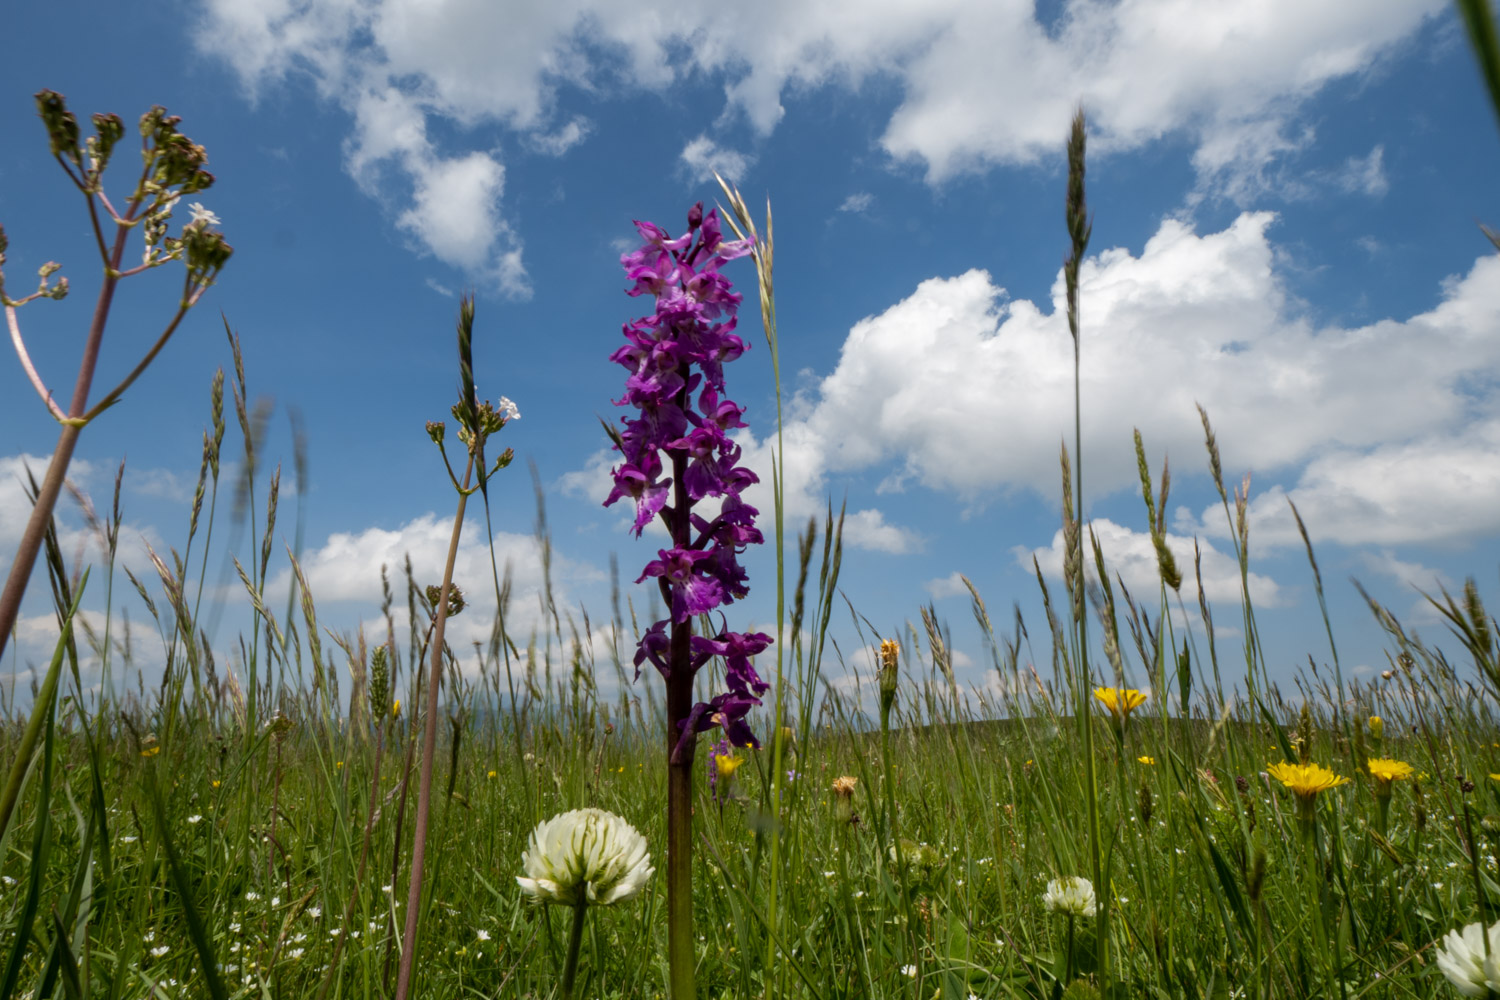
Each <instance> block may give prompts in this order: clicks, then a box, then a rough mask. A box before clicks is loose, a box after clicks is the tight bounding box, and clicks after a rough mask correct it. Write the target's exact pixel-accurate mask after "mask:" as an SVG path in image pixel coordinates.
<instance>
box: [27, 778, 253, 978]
mask: <svg viewBox="0 0 1500 1000" xmlns="http://www.w3.org/2000/svg"><path fill="white" fill-rule="evenodd" d="M146 784H147V786H148V787H149V789H150V791H151V813H152V816H153V818H154V819H155V820H156V829H157V831H158V832H159V833H160V835H161V846H162V850H163V851H164V852H165V853H166V855H167V871H168V873H169V874H170V875H171V876H172V886H173V888H175V889H176V890H177V896H178V898H179V899H180V900H181V901H182V916H183V919H184V920H185V921H186V922H187V928H188V937H189V938H191V939H192V941H193V947H194V948H195V949H197V952H198V961H199V962H200V963H201V964H202V966H203V979H204V982H206V983H207V984H208V994H209V996H211V997H213V1000H229V994H228V993H226V992H225V991H224V982H223V980H221V979H220V978H219V963H218V962H217V961H216V960H215V959H214V950H213V946H212V945H211V944H209V941H208V934H207V932H206V931H205V930H204V929H203V920H202V919H201V918H200V917H199V916H198V907H197V906H195V905H194V904H193V892H192V889H193V887H192V886H191V885H189V884H188V880H187V875H186V873H184V872H183V870H182V863H181V861H179V860H178V857H177V848H176V847H175V846H173V844H172V834H171V831H170V830H169V829H168V827H167V812H166V810H165V809H164V808H163V807H162V802H161V790H160V789H158V788H157V787H156V773H155V771H154V770H153V771H152V772H151V773H150V774H149V776H148V777H147V781H146ZM3 995H4V994H0V996H3Z"/></svg>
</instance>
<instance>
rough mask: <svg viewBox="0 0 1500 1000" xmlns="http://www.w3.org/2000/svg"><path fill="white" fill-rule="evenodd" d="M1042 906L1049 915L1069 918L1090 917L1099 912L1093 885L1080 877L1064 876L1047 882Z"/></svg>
mask: <svg viewBox="0 0 1500 1000" xmlns="http://www.w3.org/2000/svg"><path fill="white" fill-rule="evenodd" d="M1042 905H1043V906H1045V907H1047V910H1048V912H1050V913H1061V914H1063V915H1064V916H1069V917H1092V916H1094V914H1095V913H1097V912H1098V910H1099V903H1098V900H1097V899H1096V898H1095V896H1094V883H1092V882H1090V881H1089V880H1088V879H1086V878H1084V877H1083V876H1082V875H1064V876H1062V877H1061V878H1055V879H1053V880H1052V881H1050V882H1048V883H1047V891H1046V892H1045V893H1043V894H1042Z"/></svg>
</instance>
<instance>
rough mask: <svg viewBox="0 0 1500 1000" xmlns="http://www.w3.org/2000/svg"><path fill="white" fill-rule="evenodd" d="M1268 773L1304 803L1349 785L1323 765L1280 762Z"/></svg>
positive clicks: (1273, 765)
mask: <svg viewBox="0 0 1500 1000" xmlns="http://www.w3.org/2000/svg"><path fill="white" fill-rule="evenodd" d="M1266 773H1267V774H1269V775H1270V776H1271V777H1273V778H1275V779H1276V780H1277V781H1279V782H1281V783H1282V784H1283V785H1285V786H1286V787H1287V788H1290V789H1291V790H1292V791H1293V792H1295V793H1296V795H1297V798H1299V799H1302V800H1303V801H1308V802H1310V801H1312V800H1313V799H1314V798H1316V797H1317V794H1318V793H1319V792H1326V791H1327V790H1328V789H1330V788H1337V787H1338V786H1340V785H1345V784H1348V783H1349V779H1348V778H1345V777H1343V776H1342V775H1338V774H1334V773H1333V772H1332V771H1330V770H1328V768H1326V767H1324V766H1323V765H1322V764H1288V763H1286V762H1285V761H1280V762H1277V763H1275V764H1271V765H1270V766H1268V767H1267V768H1266Z"/></svg>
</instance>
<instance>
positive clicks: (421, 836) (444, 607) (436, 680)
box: [396, 449, 474, 1000]
mask: <svg viewBox="0 0 1500 1000" xmlns="http://www.w3.org/2000/svg"><path fill="white" fill-rule="evenodd" d="M473 474H474V452H473V450H472V449H471V450H470V451H469V464H468V465H467V466H466V467H465V468H464V479H463V485H462V486H461V487H459V492H458V511H457V513H455V514H454V515H453V537H452V539H451V540H450V541H449V542H448V563H447V565H445V566H444V567H443V587H442V589H441V590H440V591H439V592H438V601H437V623H436V625H434V627H433V632H432V670H431V673H430V675H429V677H428V681H427V706H426V708H427V718H426V720H425V727H424V730H423V733H422V784H421V790H420V791H419V792H418V793H417V822H416V831H415V842H414V843H413V844H412V850H411V884H410V885H409V886H408V888H407V892H406V932H405V934H404V935H403V937H402V939H401V940H402V944H401V969H400V972H399V973H398V974H397V976H396V1000H407V997H409V996H410V995H411V978H412V966H413V963H414V961H415V959H416V951H417V923H418V918H419V916H420V914H421V906H422V866H423V864H424V862H425V861H426V860H427V821H428V817H429V815H430V813H431V811H432V808H431V807H432V759H433V758H434V757H435V756H437V711H438V695H439V694H440V693H441V688H442V683H443V631H444V628H445V626H446V625H447V624H448V591H449V590H450V589H451V588H452V586H453V565H454V563H455V562H457V560H458V540H459V537H460V536H461V535H462V534H463V530H464V509H465V508H466V507H467V506H468V502H469V494H468V492H467V491H468V490H469V481H470V480H471V479H472V478H473Z"/></svg>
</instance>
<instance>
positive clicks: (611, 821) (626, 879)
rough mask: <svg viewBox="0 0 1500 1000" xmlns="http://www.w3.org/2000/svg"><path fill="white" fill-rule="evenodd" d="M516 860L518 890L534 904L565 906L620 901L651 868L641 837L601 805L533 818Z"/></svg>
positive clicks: (641, 885) (640, 884) (640, 885)
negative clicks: (527, 839)
mask: <svg viewBox="0 0 1500 1000" xmlns="http://www.w3.org/2000/svg"><path fill="white" fill-rule="evenodd" d="M521 863H522V866H523V867H524V868H525V871H526V874H525V875H524V876H522V875H518V876H516V884H517V885H519V886H520V887H521V891H522V892H523V893H525V894H526V896H528V897H529V898H530V899H531V901H532V902H534V903H543V902H552V903H561V904H562V905H564V906H578V905H580V904H587V905H590V906H609V905H611V904H614V903H621V902H624V901H625V900H628V899H630V898H631V897H633V896H635V895H637V894H639V893H640V891H641V890H642V889H643V888H644V887H645V885H646V881H647V880H648V879H650V878H651V875H652V874H653V873H654V872H655V871H656V869H655V868H653V867H651V855H650V853H649V852H648V851H647V850H646V838H645V837H643V836H641V834H640V833H639V832H638V831H637V830H636V829H635V827H633V826H631V825H630V824H629V823H627V822H626V821H625V820H624V819H623V818H621V817H619V816H616V815H615V814H614V813H611V812H606V811H605V810H603V809H574V810H572V811H571V812H565V813H560V814H558V815H556V816H553V817H552V818H551V819H547V820H543V821H542V822H540V823H538V824H537V827H536V829H535V830H533V831H531V840H530V844H529V846H528V847H527V849H526V851H525V853H523V854H522V855H521Z"/></svg>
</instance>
